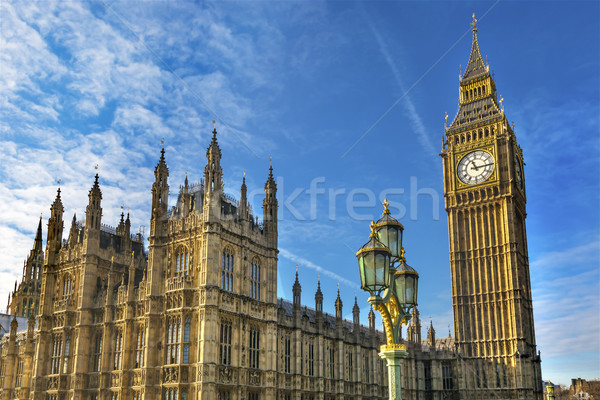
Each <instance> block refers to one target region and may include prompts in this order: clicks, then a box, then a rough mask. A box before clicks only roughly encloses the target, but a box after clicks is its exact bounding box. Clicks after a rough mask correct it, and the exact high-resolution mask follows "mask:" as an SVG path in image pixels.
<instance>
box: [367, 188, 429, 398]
mask: <svg viewBox="0 0 600 400" xmlns="http://www.w3.org/2000/svg"><path fill="white" fill-rule="evenodd" d="M383 206H384V210H383V217H381V218H380V219H379V221H377V223H375V222H371V235H370V236H369V241H368V242H367V243H365V245H364V246H362V247H361V248H360V249H359V250H358V252H356V257H357V258H358V271H359V273H360V283H361V289H363V290H365V291H367V292H369V294H370V295H371V296H370V297H369V299H368V300H367V301H368V302H369V303H370V304H371V305H372V306H373V308H374V309H375V310H377V311H379V313H380V314H381V318H382V319H383V326H384V328H385V336H386V344H384V345H382V346H381V348H380V351H381V352H380V353H379V356H380V357H381V358H383V359H384V360H386V361H387V366H388V378H389V393H390V400H401V399H402V393H401V363H402V359H403V358H406V356H407V355H408V353H407V352H406V346H404V345H403V344H401V343H400V334H401V328H402V325H403V324H404V325H405V324H407V323H408V320H409V319H410V310H411V309H412V308H413V307H414V306H416V305H417V287H418V280H419V274H418V273H417V271H415V270H414V269H413V268H411V267H410V266H409V265H408V264H406V258H405V257H404V253H405V252H404V247H403V246H402V235H403V232H404V227H403V226H402V224H401V223H400V222H398V220H396V219H395V218H393V217H392V216H391V215H390V210H389V209H388V206H389V203H388V201H387V199H386V200H385V201H384V202H383Z"/></svg>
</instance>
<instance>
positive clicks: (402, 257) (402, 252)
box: [400, 246, 406, 262]
mask: <svg viewBox="0 0 600 400" xmlns="http://www.w3.org/2000/svg"><path fill="white" fill-rule="evenodd" d="M404 254H406V251H404V246H402V248H401V249H400V261H403V262H406V257H404Z"/></svg>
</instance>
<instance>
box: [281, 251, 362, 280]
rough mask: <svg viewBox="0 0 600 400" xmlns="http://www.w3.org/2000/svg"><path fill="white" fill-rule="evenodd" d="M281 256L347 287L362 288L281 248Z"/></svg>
mask: <svg viewBox="0 0 600 400" xmlns="http://www.w3.org/2000/svg"><path fill="white" fill-rule="evenodd" d="M279 254H280V255H281V256H282V257H284V258H287V259H288V260H290V261H292V262H295V263H296V264H298V265H300V266H303V267H306V268H310V269H312V270H315V271H317V272H319V273H321V274H323V275H325V276H327V277H329V278H331V279H333V280H335V281H337V282H340V283H343V284H345V285H347V286H349V287H351V288H353V289H358V288H359V287H360V286H359V285H358V284H357V283H356V282H355V281H352V280H350V279H346V278H344V277H343V276H340V275H338V274H336V273H335V272H333V271H331V270H329V269H327V268H324V267H321V266H320V265H316V264H315V263H313V262H312V261H309V260H307V259H305V258H302V257H300V256H297V255H295V254H293V253H291V252H289V251H287V250H286V249H282V248H279Z"/></svg>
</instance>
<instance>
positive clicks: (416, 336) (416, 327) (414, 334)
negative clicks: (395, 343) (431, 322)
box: [406, 307, 421, 344]
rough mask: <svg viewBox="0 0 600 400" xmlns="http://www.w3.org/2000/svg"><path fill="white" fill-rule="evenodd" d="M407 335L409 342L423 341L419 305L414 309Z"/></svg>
mask: <svg viewBox="0 0 600 400" xmlns="http://www.w3.org/2000/svg"><path fill="white" fill-rule="evenodd" d="M406 336H407V339H408V341H409V342H413V343H419V344H420V343H421V320H420V319H419V310H418V309H417V307H415V308H413V310H412V317H411V319H410V324H409V325H408V329H407V334H406Z"/></svg>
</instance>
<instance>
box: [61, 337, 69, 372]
mask: <svg viewBox="0 0 600 400" xmlns="http://www.w3.org/2000/svg"><path fill="white" fill-rule="evenodd" d="M64 350H65V351H64V354H63V371H62V372H63V374H66V373H67V372H69V355H70V352H71V335H69V334H67V336H66V338H65V349H64Z"/></svg>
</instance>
